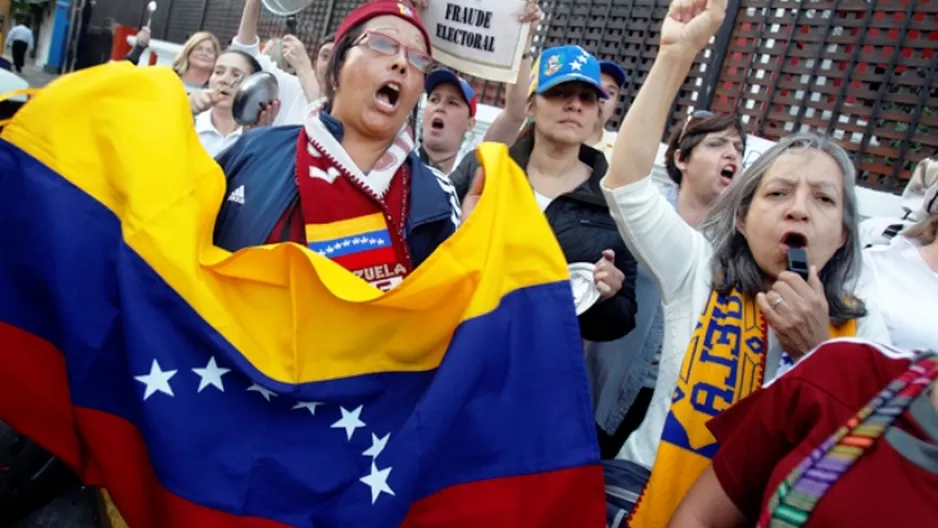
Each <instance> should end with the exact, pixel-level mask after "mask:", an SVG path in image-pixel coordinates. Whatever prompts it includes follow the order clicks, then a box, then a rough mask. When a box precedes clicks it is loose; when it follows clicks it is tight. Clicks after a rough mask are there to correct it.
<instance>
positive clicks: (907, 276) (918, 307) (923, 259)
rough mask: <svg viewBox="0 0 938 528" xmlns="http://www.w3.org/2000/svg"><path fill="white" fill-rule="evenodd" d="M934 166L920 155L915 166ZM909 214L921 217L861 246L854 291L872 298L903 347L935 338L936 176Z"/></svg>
mask: <svg viewBox="0 0 938 528" xmlns="http://www.w3.org/2000/svg"><path fill="white" fill-rule="evenodd" d="M920 171H921V172H928V171H938V164H936V163H935V161H933V160H927V159H926V160H923V161H922V162H920V163H919V167H918V168H916V171H915V172H920ZM919 208H920V210H919V211H914V215H913V216H914V217H916V218H920V220H919V221H918V222H916V223H914V224H912V225H911V226H910V227H908V228H906V229H904V230H903V231H901V232H900V233H899V234H898V235H897V236H894V237H893V238H892V240H891V241H889V244H888V245H875V246H873V247H870V248H867V249H865V250H863V267H862V269H861V271H860V278H859V281H858V282H857V286H856V292H857V295H858V296H859V297H860V298H862V299H863V300H864V301H866V302H870V303H875V304H876V306H877V307H878V308H879V309H880V311H881V312H882V314H883V319H885V321H886V327H887V328H888V329H889V338H890V340H891V341H892V343H893V344H894V345H896V346H898V347H900V348H904V349H907V350H918V349H923V350H924V349H927V348H931V347H935V346H936V344H938V325H936V324H935V321H936V320H938V319H936V316H938V181H934V183H932V185H931V187H930V188H929V189H927V190H926V192H925V193H924V197H923V200H922V201H921V203H920V205H919Z"/></svg>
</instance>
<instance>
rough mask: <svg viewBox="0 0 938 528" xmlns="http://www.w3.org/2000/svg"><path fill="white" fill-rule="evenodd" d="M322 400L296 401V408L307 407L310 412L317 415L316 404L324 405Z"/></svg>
mask: <svg viewBox="0 0 938 528" xmlns="http://www.w3.org/2000/svg"><path fill="white" fill-rule="evenodd" d="M322 404H323V403H322V402H296V405H294V406H293V408H294V409H306V410H307V411H309V414H311V415H313V416H316V406H318V405H322Z"/></svg>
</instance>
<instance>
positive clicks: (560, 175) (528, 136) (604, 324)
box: [451, 46, 636, 341]
mask: <svg viewBox="0 0 938 528" xmlns="http://www.w3.org/2000/svg"><path fill="white" fill-rule="evenodd" d="M534 68H535V69H534V70H533V73H532V76H533V77H534V81H533V82H532V84H531V87H530V97H529V99H528V103H527V118H528V120H529V121H530V122H532V123H533V124H532V125H528V126H527V127H526V128H525V130H524V131H522V133H521V136H520V137H519V139H518V140H517V141H516V142H515V144H514V145H512V146H511V148H510V149H509V155H510V156H511V158H512V159H513V160H514V161H515V162H516V163H517V164H518V165H519V166H520V167H521V168H522V169H523V170H524V172H525V173H526V174H527V176H528V180H529V181H530V183H531V187H532V190H533V193H534V197H535V199H536V200H537V203H538V204H539V205H540V207H541V210H542V211H544V214H545V215H546V216H547V221H548V223H549V224H550V226H551V228H552V229H553V231H554V234H555V235H556V236H557V241H558V242H559V243H560V247H561V249H562V250H563V252H564V256H565V257H566V259H567V262H568V263H577V262H589V263H595V271H594V273H593V280H594V282H595V284H596V287H597V289H598V290H599V293H600V300H599V302H597V303H596V304H594V305H593V306H592V307H590V308H589V309H588V310H586V312H584V313H583V314H581V315H580V318H579V320H580V333H581V334H582V336H583V338H584V339H587V340H590V341H606V340H612V339H617V338H620V337H622V336H623V335H625V334H627V333H628V332H629V331H630V330H632V328H633V327H634V326H635V310H636V306H635V259H633V258H632V256H631V255H630V254H629V252H628V251H627V250H626V248H625V244H624V243H623V241H622V238H621V237H620V236H619V234H618V233H617V232H616V230H615V229H614V224H613V223H612V221H611V220H612V219H611V217H610V216H609V209H608V207H607V206H606V204H605V203H604V201H603V199H602V194H601V191H600V188H599V180H600V179H601V178H602V177H603V175H604V174H605V173H606V170H607V168H608V164H607V162H606V158H605V157H604V156H603V155H602V153H601V152H599V151H598V150H596V149H594V148H592V147H589V146H587V145H586V144H585V143H584V141H585V140H586V138H587V136H588V135H589V134H590V133H592V131H593V130H594V127H595V126H596V121H597V120H599V119H600V112H601V108H600V103H599V100H600V99H602V98H604V97H606V96H607V95H606V93H605V91H603V89H602V85H601V84H600V74H599V63H598V62H597V61H596V58H595V57H593V56H592V55H590V54H589V53H587V52H586V51H585V50H584V49H583V48H581V47H579V46H560V47H556V48H548V49H546V50H544V51H543V52H542V53H541V57H540V59H539V60H538V62H537V63H536V64H535V65H534ZM478 170H479V162H478V160H476V157H475V156H466V157H465V159H464V160H463V161H462V163H460V165H459V168H458V169H457V170H456V171H455V172H454V173H453V174H452V176H451V177H452V180H453V185H454V186H455V187H456V188H457V189H469V188H470V187H471V186H472V183H473V182H474V181H475V178H477V175H476V173H477V171H478ZM457 192H458V191H457Z"/></svg>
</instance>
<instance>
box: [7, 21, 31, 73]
mask: <svg viewBox="0 0 938 528" xmlns="http://www.w3.org/2000/svg"><path fill="white" fill-rule="evenodd" d="M34 45H35V43H34V41H33V31H32V30H31V29H29V27H28V26H26V19H24V18H19V19H18V20H17V21H16V25H15V26H13V29H11V30H10V34H9V35H7V37H6V42H5V43H4V46H5V47H6V48H7V49H9V50H10V52H11V53H12V54H13V69H14V70H16V73H23V65H25V64H26V53H27V52H28V51H30V50H32V49H33V47H34Z"/></svg>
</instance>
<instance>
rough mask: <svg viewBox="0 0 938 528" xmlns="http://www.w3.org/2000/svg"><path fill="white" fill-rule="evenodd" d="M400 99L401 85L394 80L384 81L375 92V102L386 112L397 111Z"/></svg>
mask: <svg viewBox="0 0 938 528" xmlns="http://www.w3.org/2000/svg"><path fill="white" fill-rule="evenodd" d="M400 100H401V85H400V84H399V83H396V82H394V81H390V82H386V83H384V84H382V85H381V87H380V88H378V91H376V92H375V104H376V105H377V107H378V109H379V110H381V111H382V112H386V113H388V114H393V113H394V112H396V111H397V107H398V103H399V102H400Z"/></svg>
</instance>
